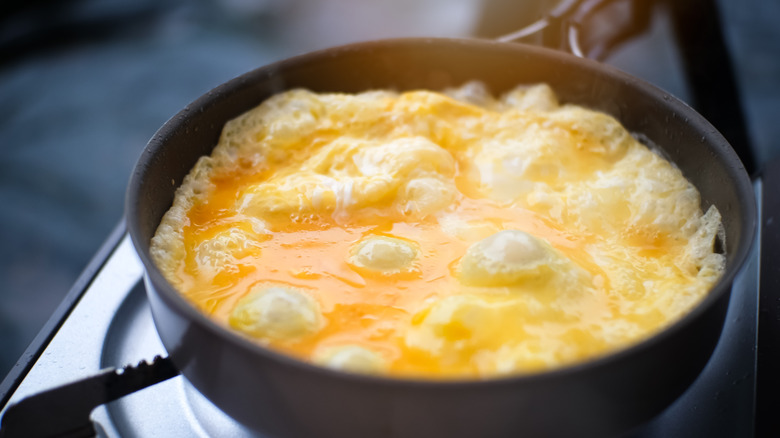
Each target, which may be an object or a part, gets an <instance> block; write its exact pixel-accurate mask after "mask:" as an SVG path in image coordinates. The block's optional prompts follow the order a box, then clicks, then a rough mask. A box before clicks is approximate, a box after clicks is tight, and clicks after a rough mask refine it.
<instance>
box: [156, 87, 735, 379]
mask: <svg viewBox="0 0 780 438" xmlns="http://www.w3.org/2000/svg"><path fill="white" fill-rule="evenodd" d="M721 228H722V227H721V220H720V215H719V213H718V211H717V209H716V208H715V207H710V208H709V209H708V210H707V211H706V213H703V212H702V210H701V207H700V200H699V194H698V191H697V190H696V188H695V187H693V186H692V185H691V184H690V183H689V182H688V181H687V180H686V179H685V178H684V177H683V175H682V174H681V172H680V171H679V170H678V169H677V168H676V167H675V166H674V165H672V164H670V163H669V162H668V161H666V160H665V159H664V158H662V157H661V156H660V155H659V154H657V153H656V152H654V151H652V150H650V149H649V148H647V147H646V146H644V145H642V144H641V143H639V142H638V141H637V140H636V139H634V138H633V137H632V136H631V135H630V133H628V132H627V131H626V130H625V129H624V128H623V127H622V126H621V125H620V124H619V123H618V122H617V121H616V120H615V119H614V118H612V117H610V116H609V115H606V114H603V113H599V112H595V111H591V110H588V109H585V108H582V107H578V106H574V105H568V104H560V103H559V102H558V100H557V98H556V96H555V93H554V92H553V91H552V90H551V89H550V87H548V86H546V85H543V84H542V85H533V86H520V87H517V88H515V89H514V90H511V91H509V92H508V93H506V94H504V95H503V96H501V97H499V98H494V97H492V96H491V95H490V93H488V91H487V90H486V89H485V87H484V86H483V85H482V84H480V83H477V82H472V83H468V84H465V85H463V86H462V87H460V88H458V89H453V90H447V91H446V92H444V93H436V92H430V91H410V92H404V93H396V92H391V91H370V92H365V93H360V94H354V95H350V94H338V93H329V94H316V93H313V92H310V91H307V90H302V89H297V90H291V91H287V92H284V93H281V94H279V95H276V96H274V97H272V98H270V99H268V100H267V101H265V102H264V103H262V104H261V105H260V106H258V107H257V108H255V109H253V110H251V111H249V112H247V113H245V114H243V115H241V116H239V117H238V118H236V119H234V120H232V121H230V122H228V123H227V124H226V126H225V127H224V130H223V133H222V137H221V138H220V141H219V144H218V145H217V147H216V148H215V149H214V152H213V153H212V155H211V156H209V157H202V158H201V159H200V160H199V161H198V163H197V165H196V166H195V168H194V169H193V170H192V172H191V173H190V175H189V176H188V177H187V178H186V179H185V181H184V183H183V184H182V186H181V187H180V188H179V189H178V192H177V194H176V199H175V201H174V204H173V206H172V208H171V209H170V211H169V212H168V213H167V214H166V215H165V217H164V218H163V221H162V223H161V224H160V226H159V228H158V230H157V234H156V235H155V237H154V238H153V240H152V257H153V258H154V260H155V262H156V263H157V264H158V266H159V267H160V269H161V270H162V272H163V274H164V275H165V276H166V278H167V279H168V280H169V281H170V282H171V283H172V284H173V285H174V286H175V287H176V288H177V289H178V290H179V291H181V293H182V294H183V295H184V296H186V297H187V298H188V299H189V300H191V301H192V302H193V303H194V304H195V305H196V306H197V307H198V308H200V309H201V310H202V311H203V312H205V313H207V314H208V315H210V316H211V317H212V318H214V319H215V320H217V321H219V322H220V323H223V324H225V325H227V326H229V327H232V328H233V329H235V330H236V331H238V332H240V333H242V334H243V335H245V336H248V337H251V338H253V339H256V341H257V342H258V343H261V344H263V345H266V346H268V347H270V348H274V349H277V350H280V351H283V352H286V353H288V354H291V355H294V356H297V357H299V358H302V359H304V360H310V361H312V362H314V363H317V364H321V365H323V366H327V367H331V368H336V369H340V370H344V371H348V372H357V373H373V374H389V375H397V376H424V377H427V378H453V377H457V378H462V377H468V376H476V377H487V376H496V375H502V374H517V373H529V372H537V371H542V370H546V369H550V368H554V367H559V366H563V365H566V364H570V363H575V362H578V361H582V360H586V359H589V358H593V357H597V356H599V355H603V354H606V353H608V352H610V351H614V350H616V349H619V348H622V347H625V346H627V345H630V344H632V343H635V342H638V341H639V340H641V339H643V338H645V337H647V336H650V335H652V334H653V333H655V332H656V331H658V330H660V329H661V328H663V327H664V326H666V325H668V324H669V323H670V322H671V321H674V320H675V319H677V318H679V317H680V316H681V315H683V314H685V313H686V312H687V311H689V310H690V309H691V308H692V306H694V305H695V304H696V303H697V302H698V301H699V300H700V299H701V298H702V297H703V296H704V295H705V294H706V293H707V291H708V290H709V288H710V287H711V286H712V285H713V284H714V283H715V282H716V281H717V279H718V278H719V276H720V275H721V273H722V271H723V268H724V256H723V255H722V254H719V253H717V252H715V251H714V247H715V241H716V239H717V238H718V236H720V238H721V239H722V234H723V233H722V229H721Z"/></svg>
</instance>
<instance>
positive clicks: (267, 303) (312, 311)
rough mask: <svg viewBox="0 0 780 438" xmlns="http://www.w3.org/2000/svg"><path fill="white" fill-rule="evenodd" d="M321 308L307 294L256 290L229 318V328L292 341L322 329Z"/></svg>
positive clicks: (242, 300)
mask: <svg viewBox="0 0 780 438" xmlns="http://www.w3.org/2000/svg"><path fill="white" fill-rule="evenodd" d="M321 318H322V316H321V314H320V310H319V305H318V304H317V302H316V301H315V300H314V299H313V298H312V297H311V296H309V294H307V293H306V292H303V291H301V290H298V289H293V288H288V287H255V288H253V290H252V291H251V292H250V293H249V294H248V295H247V296H245V297H244V298H242V299H241V300H240V301H239V302H238V304H236V307H235V308H234V309H233V311H232V312H231V314H230V318H229V323H230V325H231V326H232V327H233V328H235V329H237V330H240V331H242V332H244V333H246V334H249V335H251V336H255V337H258V338H267V339H290V338H296V337H300V336H303V335H306V334H310V333H314V332H316V331H317V330H319V328H320V325H321V324H320V320H321Z"/></svg>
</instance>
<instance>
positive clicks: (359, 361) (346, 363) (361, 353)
mask: <svg viewBox="0 0 780 438" xmlns="http://www.w3.org/2000/svg"><path fill="white" fill-rule="evenodd" d="M313 360H314V362H315V363H317V364H320V365H323V366H326V367H328V368H332V369H335V370H340V371H347V372H352V373H361V374H379V373H381V372H383V371H384V370H385V369H386V368H387V362H386V361H385V359H384V358H383V357H382V356H381V355H380V354H379V353H377V352H375V351H371V350H369V349H367V348H364V347H361V346H359V345H342V346H338V347H331V348H324V349H320V350H319V351H317V352H315V354H314V357H313Z"/></svg>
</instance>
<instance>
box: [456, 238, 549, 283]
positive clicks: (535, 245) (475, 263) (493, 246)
mask: <svg viewBox="0 0 780 438" xmlns="http://www.w3.org/2000/svg"><path fill="white" fill-rule="evenodd" d="M555 258H556V254H555V252H554V249H553V248H552V247H551V246H550V245H549V244H548V243H547V242H545V241H543V240H542V239H540V238H537V237H534V236H532V235H531V234H528V233H526V232H524V231H520V230H504V231H499V232H498V233H496V234H493V235H492V236H490V237H487V238H485V239H482V240H480V241H479V242H477V243H475V244H474V245H472V246H471V247H470V248H469V249H468V250H467V251H466V255H465V256H464V257H463V259H462V260H461V263H460V279H461V281H462V282H463V283H465V284H469V285H475V286H502V285H511V284H516V283H518V282H521V281H523V280H528V279H531V278H534V277H540V276H542V275H544V272H543V267H545V266H548V265H550V264H551V263H552V262H554V261H555Z"/></svg>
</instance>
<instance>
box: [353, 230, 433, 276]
mask: <svg viewBox="0 0 780 438" xmlns="http://www.w3.org/2000/svg"><path fill="white" fill-rule="evenodd" d="M417 253H418V251H417V249H416V248H415V247H414V245H412V244H411V243H409V242H406V241H404V240H401V239H397V238H394V237H385V236H374V237H370V238H368V239H365V240H362V241H361V242H360V243H358V244H357V245H356V246H355V248H354V249H353V251H352V254H351V256H350V258H349V262H348V263H349V264H350V265H351V266H353V267H354V268H355V269H356V270H357V271H358V272H366V271H368V272H373V273H377V274H382V275H396V274H404V273H412V272H414V270H415V265H414V262H415V259H416V258H417V257H418V255H417Z"/></svg>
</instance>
